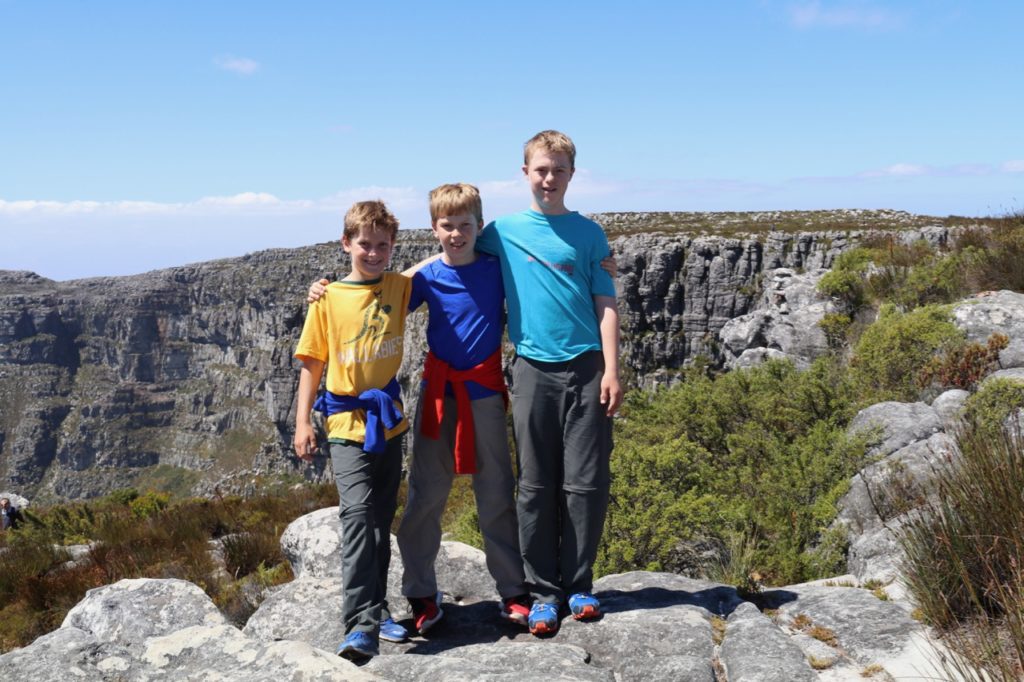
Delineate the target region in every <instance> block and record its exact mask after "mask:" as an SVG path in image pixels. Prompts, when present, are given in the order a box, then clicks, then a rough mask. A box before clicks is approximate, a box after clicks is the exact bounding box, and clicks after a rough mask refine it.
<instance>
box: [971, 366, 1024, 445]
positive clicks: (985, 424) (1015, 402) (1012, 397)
mask: <svg viewBox="0 0 1024 682" xmlns="http://www.w3.org/2000/svg"><path fill="white" fill-rule="evenodd" d="M1022 408H1024V382H1021V381H1014V380H1012V379H990V380H988V381H986V382H985V383H984V384H983V385H982V387H981V388H980V389H978V392H977V393H974V394H973V395H971V396H970V397H968V398H967V401H966V402H965V403H964V419H965V420H966V421H967V422H969V423H971V424H974V426H975V429H977V430H979V431H984V432H985V433H997V432H998V431H999V430H1001V429H1002V428H1003V423H1004V422H1005V421H1006V418H1007V417H1009V416H1010V414H1012V413H1013V412H1014V411H1016V410H1019V409H1022Z"/></svg>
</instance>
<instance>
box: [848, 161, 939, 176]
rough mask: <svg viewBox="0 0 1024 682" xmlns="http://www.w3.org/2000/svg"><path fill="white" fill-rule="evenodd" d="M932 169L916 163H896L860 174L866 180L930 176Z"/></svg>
mask: <svg viewBox="0 0 1024 682" xmlns="http://www.w3.org/2000/svg"><path fill="white" fill-rule="evenodd" d="M931 172H932V169H931V168H929V167H928V166H921V165H918V164H915V163H895V164H893V165H891V166H886V167H885V168H881V169H878V170H870V171H864V172H863V173H861V174H860V177H864V178H881V177H891V176H896V177H900V176H908V175H929V174H930V173H931Z"/></svg>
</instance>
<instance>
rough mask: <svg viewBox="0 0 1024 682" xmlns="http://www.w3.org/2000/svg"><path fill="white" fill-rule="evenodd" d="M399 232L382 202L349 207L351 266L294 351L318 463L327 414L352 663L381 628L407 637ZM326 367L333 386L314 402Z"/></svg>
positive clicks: (306, 432) (301, 434)
mask: <svg viewBox="0 0 1024 682" xmlns="http://www.w3.org/2000/svg"><path fill="white" fill-rule="evenodd" d="M397 232H398V221H397V220H396V219H395V217H394V216H393V215H392V214H391V213H390V211H388V209H387V208H386V207H385V206H384V204H383V203H382V202H380V201H363V202H359V203H357V204H355V205H353V206H352V208H351V209H349V211H348V213H346V214H345V230H344V235H343V236H342V238H341V243H342V247H343V248H344V250H345V252H346V253H348V254H350V255H351V258H352V271H351V272H350V273H349V274H348V275H347V276H346V277H345V278H344V279H342V280H341V281H339V282H334V283H333V284H331V285H330V286H328V287H327V291H326V293H325V294H324V296H323V298H321V299H320V300H319V301H317V302H316V303H313V304H312V305H310V307H309V312H308V313H307V315H306V322H305V325H304V327H303V329H302V336H301V338H300V339H299V345H298V347H297V348H296V350H295V357H296V358H298V359H299V360H301V361H302V369H301V374H300V376H299V391H298V406H297V411H296V424H295V441H294V445H295V452H296V454H297V455H298V456H299V457H301V458H302V459H304V460H307V461H311V460H312V458H313V454H314V453H315V452H316V451H317V443H316V435H315V433H314V430H313V425H312V422H311V421H310V412H311V410H312V409H314V408H315V409H317V410H319V411H322V412H324V414H326V415H327V431H328V440H329V442H330V454H331V466H332V469H333V471H334V480H335V483H336V485H337V486H338V497H339V500H340V512H339V516H340V517H341V529H342V543H343V544H342V576H343V577H342V584H343V590H344V597H343V599H344V603H343V609H342V614H343V619H344V625H345V640H344V641H343V642H342V643H341V645H340V646H339V647H338V655H340V656H344V657H346V658H349V659H353V660H359V659H366V658H369V657H371V656H375V655H376V654H377V651H378V639H379V638H380V637H381V627H382V626H383V627H385V628H386V629H387V628H390V629H391V630H395V629H397V630H400V631H401V632H399V633H397V634H398V635H399V636H394V633H391V636H389V634H388V632H386V633H385V635H384V636H385V637H387V638H388V639H404V638H405V631H404V628H402V627H401V626H399V625H397V624H395V623H394V621H393V620H392V619H391V615H390V613H389V612H388V607H387V601H386V598H385V597H386V595H385V590H386V588H387V575H388V564H389V563H390V561H391V540H390V529H391V522H392V520H393V519H394V516H395V508H396V506H397V500H396V496H397V493H398V485H399V482H400V481H401V477H402V436H403V435H404V433H405V432H406V430H408V428H409V424H408V422H407V420H406V418H405V415H404V414H403V408H402V401H401V395H400V390H399V386H398V382H397V380H396V378H395V375H396V374H397V373H398V368H399V365H401V362H402V342H403V334H404V332H405V317H406V314H407V310H408V306H409V296H410V291H411V289H410V285H411V280H410V279H409V278H408V277H407V276H404V275H402V274H399V273H395V272H386V270H387V268H388V265H389V261H390V259H391V251H392V248H393V247H394V243H395V236H396V234H397ZM325 365H326V367H327V382H326V388H327V391H326V392H325V393H324V394H323V395H321V397H320V398H319V399H317V400H316V404H315V405H314V398H315V395H316V391H317V388H318V387H319V386H320V379H321V377H322V376H323V371H324V366H325Z"/></svg>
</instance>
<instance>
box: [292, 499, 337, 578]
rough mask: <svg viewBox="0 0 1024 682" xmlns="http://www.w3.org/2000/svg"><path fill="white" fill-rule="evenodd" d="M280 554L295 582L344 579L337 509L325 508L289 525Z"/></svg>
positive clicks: (301, 517)
mask: <svg viewBox="0 0 1024 682" xmlns="http://www.w3.org/2000/svg"><path fill="white" fill-rule="evenodd" d="M281 551H282V552H283V553H284V556H285V558H286V559H288V563H290V564H291V565H292V573H294V574H295V577H296V578H303V577H311V578H327V577H332V576H333V577H339V578H340V577H341V520H340V519H339V518H338V507H325V508H323V509H318V510H316V511H314V512H310V513H309V514H305V515H303V516H300V517H299V518H297V519H295V520H294V521H292V522H291V523H289V524H288V527H287V528H285V529H284V532H283V533H281Z"/></svg>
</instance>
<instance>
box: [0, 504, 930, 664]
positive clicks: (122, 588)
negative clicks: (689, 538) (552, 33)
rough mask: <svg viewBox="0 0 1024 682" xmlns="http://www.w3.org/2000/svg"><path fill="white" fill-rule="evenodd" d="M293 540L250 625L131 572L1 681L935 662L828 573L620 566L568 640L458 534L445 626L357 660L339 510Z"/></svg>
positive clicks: (447, 579) (187, 592)
mask: <svg viewBox="0 0 1024 682" xmlns="http://www.w3.org/2000/svg"><path fill="white" fill-rule="evenodd" d="M288 535H290V536H291V537H292V540H290V541H289V546H290V548H291V549H290V550H288V551H289V552H290V554H289V557H290V560H291V561H292V563H293V567H294V572H295V573H296V574H297V575H298V576H299V577H298V578H296V580H295V581H293V582H292V583H288V584H286V585H284V586H281V587H279V588H277V590H276V591H275V592H274V593H273V594H272V595H271V597H270V598H269V599H267V600H266V601H265V602H264V603H263V604H262V605H261V606H260V608H259V609H258V610H257V611H256V613H254V614H253V616H252V617H251V618H250V619H249V622H248V623H247V624H246V626H245V628H244V629H243V630H241V631H240V630H238V629H237V628H234V627H232V626H231V625H228V624H226V623H225V621H224V619H223V617H221V616H220V614H219V613H217V611H216V609H215V607H214V606H213V603H212V602H211V601H210V600H209V598H208V597H206V595H205V594H204V593H203V592H202V591H201V590H200V589H199V588H198V587H196V586H194V585H191V584H190V583H187V582H184V581H180V580H123V581H121V582H118V583H115V584H114V585H109V586H107V587H103V588H99V589H96V590H91V591H90V592H89V593H88V594H87V596H86V597H85V599H84V600H83V601H82V602H81V603H80V604H79V605H78V606H76V607H75V608H74V609H73V610H72V611H71V612H70V613H69V614H68V616H67V618H66V619H65V621H64V624H63V625H62V626H61V628H60V629H58V630H56V631H55V632H52V633H50V634H48V635H45V636H43V637H40V638H39V639H37V640H36V641H35V642H34V643H32V644H31V645H29V646H27V647H25V648H23V649H18V650H15V651H12V652H9V653H7V654H4V655H2V656H0V676H3V677H4V678H7V679H72V678H76V679H77V678H83V679H97V680H142V681H148V680H169V679H174V680H178V679H184V680H200V679H203V680H205V679H220V680H228V681H230V680H239V681H245V682H253V681H259V680H277V679H292V680H325V681H326V680H394V681H396V682H397V681H403V682H407V681H414V680H422V681H423V682H427V681H431V680H437V679H444V680H466V681H467V682H468V681H470V680H479V679H488V680H509V681H510V682H511V681H512V680H520V679H524V678H525V679H529V678H532V677H541V676H543V677H544V678H545V679H549V678H551V679H558V680H563V681H565V682H571V681H581V682H618V681H620V680H630V681H640V680H694V681H701V682H716V680H721V679H728V680H729V681H730V682H736V681H737V680H757V681H759V682H760V681H764V680H780V681H782V680H787V681H788V680H815V679H822V680H825V679H828V680H841V679H861V678H860V677H859V675H860V673H861V672H862V671H863V670H864V669H866V668H867V667H868V666H878V667H879V668H878V670H879V674H882V673H884V672H885V671H888V672H890V673H892V674H893V675H894V676H896V678H897V679H900V678H902V677H903V676H904V675H906V676H908V677H909V676H910V675H911V674H918V675H921V674H927V673H928V672H930V671H931V668H929V665H928V662H927V659H926V657H927V651H928V650H929V647H930V646H931V642H930V640H929V639H928V633H927V631H926V630H925V629H923V628H922V627H921V626H920V625H919V624H918V623H916V622H915V621H913V620H911V619H910V618H909V617H908V616H907V615H906V614H907V609H906V608H905V607H904V606H902V605H900V604H898V603H895V602H890V601H881V600H879V599H878V598H876V597H875V596H874V595H872V593H871V592H869V591H867V590H863V589H857V588H852V587H838V586H823V585H822V584H820V583H819V584H807V585H796V586H790V587H784V588H779V589H773V590H768V591H765V592H763V593H761V594H760V595H757V596H756V604H755V603H754V602H750V601H745V600H744V599H742V598H741V597H740V596H739V595H738V594H737V592H736V590H735V589H733V588H732V587H729V586H726V585H721V584H716V583H711V582H706V581H700V580H692V579H689V578H685V577H683V576H679V575H673V574H668V573H645V572H634V573H624V574H619V575H610V576H605V577H604V578H601V579H600V580H598V581H597V582H596V583H595V585H594V591H595V594H596V595H597V596H598V597H599V598H600V600H601V603H602V607H603V611H604V615H603V617H602V618H601V619H600V620H597V621H595V622H589V623H581V622H577V621H574V620H572V619H571V618H567V619H565V620H563V622H562V627H561V629H560V630H559V632H558V633H557V634H556V635H555V636H553V637H548V638H544V639H538V638H535V637H532V636H531V635H529V634H528V633H526V632H525V631H524V630H523V629H522V628H521V627H519V626H515V625H512V624H510V623H507V622H506V621H504V620H502V619H501V618H499V616H498V605H497V602H496V598H497V597H496V595H495V594H494V586H493V583H492V582H491V580H490V578H489V577H488V574H487V569H486V565H485V562H484V558H483V554H482V553H481V552H479V551H478V550H475V549H472V548H469V547H466V546H465V545H460V544H458V543H449V542H445V543H443V547H442V553H441V556H440V557H439V560H438V568H439V569H441V570H439V572H438V579H439V587H440V588H441V589H442V590H443V592H444V603H443V609H444V611H445V616H444V618H443V620H442V621H441V622H440V623H439V624H438V625H436V626H435V627H434V628H432V629H431V631H430V633H429V634H428V635H427V636H414V637H412V638H411V639H410V640H409V641H407V642H405V643H401V644H394V643H388V642H382V643H381V655H380V656H377V657H376V658H374V659H372V660H371V661H370V662H369V663H367V664H366V665H363V666H362V667H357V666H355V665H353V664H351V663H349V662H348V661H345V660H343V659H340V658H338V657H336V656H334V655H333V654H332V652H333V651H334V649H335V647H336V646H337V643H338V642H339V641H340V639H341V638H342V636H343V632H342V629H341V617H340V610H341V579H340V577H339V573H340V565H339V564H340V551H339V549H340V539H339V537H340V532H339V521H338V518H337V508H336V507H335V508H331V509H326V510H320V511H318V512H314V513H313V514H310V515H307V516H305V517H303V518H300V519H298V520H297V521H295V522H294V523H293V524H292V525H291V526H290V527H289V529H288ZM400 561H401V560H400V557H399V556H398V554H397V553H396V554H395V555H394V557H393V559H392V566H391V571H390V576H389V581H388V582H389V585H388V593H389V594H390V595H391V596H392V609H393V611H395V613H396V616H397V617H399V618H403V617H404V616H407V615H408V614H404V613H403V611H404V604H402V603H400V602H402V601H403V600H400V599H399V598H398V597H397V595H398V592H397V591H396V590H397V578H398V576H399V575H400V574H401V565H400ZM300 567H302V568H301V569H300ZM849 580H852V577H843V578H840V579H838V580H837V583H839V584H849V583H848V581H849ZM402 622H404V623H405V624H406V625H410V622H409V621H408V620H403V621H402ZM823 633H824V634H823ZM812 635H813V636H812ZM815 637H816V638H815ZM897 673H899V674H898V675H897Z"/></svg>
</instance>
